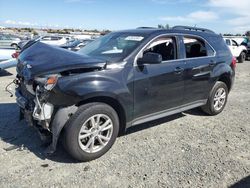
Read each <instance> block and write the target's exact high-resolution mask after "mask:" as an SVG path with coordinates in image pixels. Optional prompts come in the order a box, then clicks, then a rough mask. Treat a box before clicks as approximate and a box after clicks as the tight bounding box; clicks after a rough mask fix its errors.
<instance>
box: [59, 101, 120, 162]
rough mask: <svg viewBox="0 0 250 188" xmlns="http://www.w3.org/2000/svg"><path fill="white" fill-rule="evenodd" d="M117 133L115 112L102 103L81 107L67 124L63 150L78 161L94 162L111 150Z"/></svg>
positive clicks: (117, 121)
mask: <svg viewBox="0 0 250 188" xmlns="http://www.w3.org/2000/svg"><path fill="white" fill-rule="evenodd" d="M118 132H119V119H118V115H117V113H116V111H115V110H114V109H113V108H112V107H111V106H109V105H107V104H104V103H89V104H86V105H83V106H81V107H80V108H79V109H78V110H77V112H76V113H75V114H74V115H73V116H72V117H71V119H70V121H69V122H68V123H67V125H66V127H65V130H64V137H65V138H64V139H65V140H64V145H65V149H66V150H67V151H68V152H69V154H70V155H71V156H72V157H74V158H75V159H77V160H79V161H90V160H94V159H96V158H98V157H100V156H102V155H103V154H105V153H106V152H107V151H108V150H109V149H110V148H111V146H112V145H113V144H114V142H115V140H116V137H117V135H118Z"/></svg>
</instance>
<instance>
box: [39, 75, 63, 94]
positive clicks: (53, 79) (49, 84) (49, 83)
mask: <svg viewBox="0 0 250 188" xmlns="http://www.w3.org/2000/svg"><path fill="white" fill-rule="evenodd" d="M58 76H59V75H58V74H53V75H46V76H42V77H36V78H35V81H36V82H37V83H38V84H39V85H42V86H43V87H44V88H45V89H46V90H49V91H50V90H52V89H53V88H54V87H55V85H56V83H57V80H58Z"/></svg>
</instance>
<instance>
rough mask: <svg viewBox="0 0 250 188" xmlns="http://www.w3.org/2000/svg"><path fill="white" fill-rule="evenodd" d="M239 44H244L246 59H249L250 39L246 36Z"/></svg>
mask: <svg viewBox="0 0 250 188" xmlns="http://www.w3.org/2000/svg"><path fill="white" fill-rule="evenodd" d="M241 45H244V46H245V47H246V48H247V55H246V59H248V60H249V59H250V40H249V38H247V37H244V40H243V41H242V43H241Z"/></svg>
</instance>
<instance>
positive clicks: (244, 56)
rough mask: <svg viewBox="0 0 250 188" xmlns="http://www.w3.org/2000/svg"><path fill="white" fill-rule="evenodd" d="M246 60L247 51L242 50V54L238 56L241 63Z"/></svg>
mask: <svg viewBox="0 0 250 188" xmlns="http://www.w3.org/2000/svg"><path fill="white" fill-rule="evenodd" d="M245 60H246V53H245V52H241V53H240V56H239V58H238V61H239V63H243V62H244V61H245Z"/></svg>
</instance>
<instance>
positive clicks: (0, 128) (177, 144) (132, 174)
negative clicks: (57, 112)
mask: <svg viewBox="0 0 250 188" xmlns="http://www.w3.org/2000/svg"><path fill="white" fill-rule="evenodd" d="M8 71H9V72H10V73H13V75H11V74H9V73H8V72H1V73H0V165H1V170H0V187H32V186H34V187H48V186H49V187H103V188H105V187H229V186H232V187H250V144H249V142H250V138H249V135H250V127H249V126H250V113H249V110H250V62H249V61H247V62H245V63H243V64H238V65H237V75H236V82H235V85H234V88H233V90H232V92H231V93H230V96H229V101H228V104H227V107H226V108H225V110H224V112H223V113H221V114H220V115H218V116H215V117H210V116H206V115H205V114H203V113H201V112H200V111H199V110H197V109H195V110H191V111H188V112H185V113H181V114H177V115H174V116H171V117H168V118H164V119H161V120H157V121H154V122H150V123H147V124H143V125H139V126H137V127H134V128H131V129H129V130H128V132H127V134H126V135H124V136H121V137H119V138H118V139H117V141H116V143H115V144H114V146H113V147H112V148H111V150H110V151H109V152H108V153H107V154H105V155H104V156H103V157H101V158H99V159H97V160H95V161H91V162H88V163H77V162H75V161H73V160H72V159H71V158H70V157H69V156H68V155H67V154H66V153H65V151H64V150H63V148H62V147H61V146H59V148H58V150H57V152H56V154H55V155H54V156H52V157H50V158H47V159H46V158H45V157H44V156H43V154H42V152H43V150H44V146H42V143H41V141H40V140H39V138H38V135H37V133H36V131H35V130H34V129H33V128H32V127H28V126H27V125H26V124H25V122H24V121H21V122H19V120H18V107H17V105H16V104H15V99H14V98H10V97H9V94H8V93H6V92H5V91H4V87H5V85H6V84H7V83H9V82H11V80H12V79H13V78H14V74H15V69H9V70H8Z"/></svg>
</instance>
